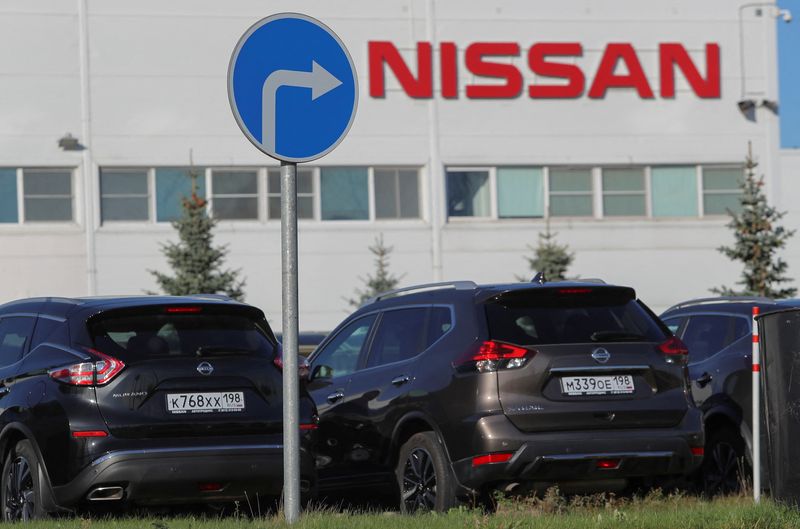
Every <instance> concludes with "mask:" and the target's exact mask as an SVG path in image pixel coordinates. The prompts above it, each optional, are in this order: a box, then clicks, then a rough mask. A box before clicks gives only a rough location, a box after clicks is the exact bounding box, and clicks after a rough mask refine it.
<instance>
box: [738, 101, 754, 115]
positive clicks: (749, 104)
mask: <svg viewBox="0 0 800 529" xmlns="http://www.w3.org/2000/svg"><path fill="white" fill-rule="evenodd" d="M736 104H737V105H738V106H739V110H740V111H741V113H742V114H747V113H748V112H750V111H752V110H753V109H754V108H756V102H755V101H753V100H752V99H742V100H741V101H739V102H738V103H736Z"/></svg>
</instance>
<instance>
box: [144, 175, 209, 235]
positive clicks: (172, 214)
mask: <svg viewBox="0 0 800 529" xmlns="http://www.w3.org/2000/svg"><path fill="white" fill-rule="evenodd" d="M193 174H194V175H196V178H195V182H196V183H195V185H196V186H197V195H198V196H200V197H203V198H205V196H206V179H205V178H204V177H203V175H204V174H205V169H202V168H199V167H194V168H189V167H157V168H156V220H157V221H158V222H171V221H173V220H176V219H178V218H179V217H180V216H181V208H182V200H183V199H184V198H188V197H190V196H191V195H192V175H193Z"/></svg>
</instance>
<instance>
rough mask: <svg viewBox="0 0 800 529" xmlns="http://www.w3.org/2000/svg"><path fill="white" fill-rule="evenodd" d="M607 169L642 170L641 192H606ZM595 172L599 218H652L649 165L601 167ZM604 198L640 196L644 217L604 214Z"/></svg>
mask: <svg viewBox="0 0 800 529" xmlns="http://www.w3.org/2000/svg"><path fill="white" fill-rule="evenodd" d="M607 169H610V170H612V171H613V170H620V169H641V170H642V190H641V191H606V190H605V176H606V175H605V172H606V170H607ZM597 171H598V173H599V175H600V185H599V190H598V191H599V192H598V194H599V195H600V197H599V198H600V199H599V205H600V212H599V213H600V214H599V216H600V217H601V218H603V219H612V220H619V219H623V220H624V219H649V218H652V209H651V207H650V200H649V197H650V193H651V190H650V166H649V165H602V166H599V167H597ZM606 196H613V197H621V196H625V197H638V196H641V197H642V200H643V201H644V215H608V214H607V213H606V203H605V199H606Z"/></svg>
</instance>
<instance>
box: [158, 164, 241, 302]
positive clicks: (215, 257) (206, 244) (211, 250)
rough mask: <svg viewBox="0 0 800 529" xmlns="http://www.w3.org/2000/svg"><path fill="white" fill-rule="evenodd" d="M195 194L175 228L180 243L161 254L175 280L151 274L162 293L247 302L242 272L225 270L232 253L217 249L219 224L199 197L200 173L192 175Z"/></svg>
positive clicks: (183, 201) (186, 199)
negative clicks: (214, 232) (198, 181)
mask: <svg viewBox="0 0 800 529" xmlns="http://www.w3.org/2000/svg"><path fill="white" fill-rule="evenodd" d="M189 177H190V178H191V179H192V193H191V195H190V196H189V197H182V198H181V206H182V208H181V209H182V212H181V217H180V218H179V219H178V220H175V221H173V222H172V226H173V227H174V228H175V229H176V230H177V231H178V242H170V243H166V244H161V252H162V253H163V254H164V255H165V256H166V258H167V262H168V263H169V266H170V268H171V269H172V271H173V274H174V275H172V276H170V275H167V274H164V273H161V272H158V271H155V270H150V273H151V274H153V276H155V278H156V282H157V283H158V285H159V287H161V290H162V291H164V292H165V293H166V294H169V295H173V296H185V295H189V294H226V295H228V296H230V297H231V298H233V299H237V300H240V301H241V300H243V299H244V291H243V287H244V281H243V280H239V278H238V276H239V271H238V270H230V269H223V268H222V266H223V263H224V261H225V256H226V255H227V253H228V250H227V248H226V247H225V246H214V244H213V242H214V234H213V230H214V226H216V224H217V222H216V220H215V219H212V218H211V217H209V216H208V214H207V213H206V204H207V201H206V200H205V199H204V198H202V197H201V196H199V195H198V194H197V173H196V172H195V170H194V168H192V169H191V170H190V172H189Z"/></svg>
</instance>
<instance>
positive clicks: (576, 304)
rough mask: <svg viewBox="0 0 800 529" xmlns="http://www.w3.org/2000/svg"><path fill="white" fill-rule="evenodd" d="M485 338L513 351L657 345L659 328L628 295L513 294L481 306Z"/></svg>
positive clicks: (606, 291) (611, 291) (609, 291)
mask: <svg viewBox="0 0 800 529" xmlns="http://www.w3.org/2000/svg"><path fill="white" fill-rule="evenodd" d="M486 316H487V320H488V323H489V336H490V337H491V338H492V339H494V340H500V341H504V342H509V343H513V344H518V345H539V344H567V343H592V342H595V343H596V342H604V341H649V342H661V341H663V340H664V338H665V335H664V331H663V330H662V328H661V327H660V326H659V325H658V323H657V322H656V321H655V320H654V318H653V316H651V315H650V314H649V313H648V312H647V311H646V310H645V309H644V308H643V306H642V305H641V304H640V303H638V302H637V301H636V300H635V299H634V298H633V292H632V291H629V290H627V289H615V288H607V287H604V288H598V289H593V288H560V289H555V288H554V289H542V290H533V291H527V290H523V291H517V292H511V293H508V294H505V295H503V296H502V297H500V298H494V299H493V300H491V301H490V302H488V303H487V304H486Z"/></svg>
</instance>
